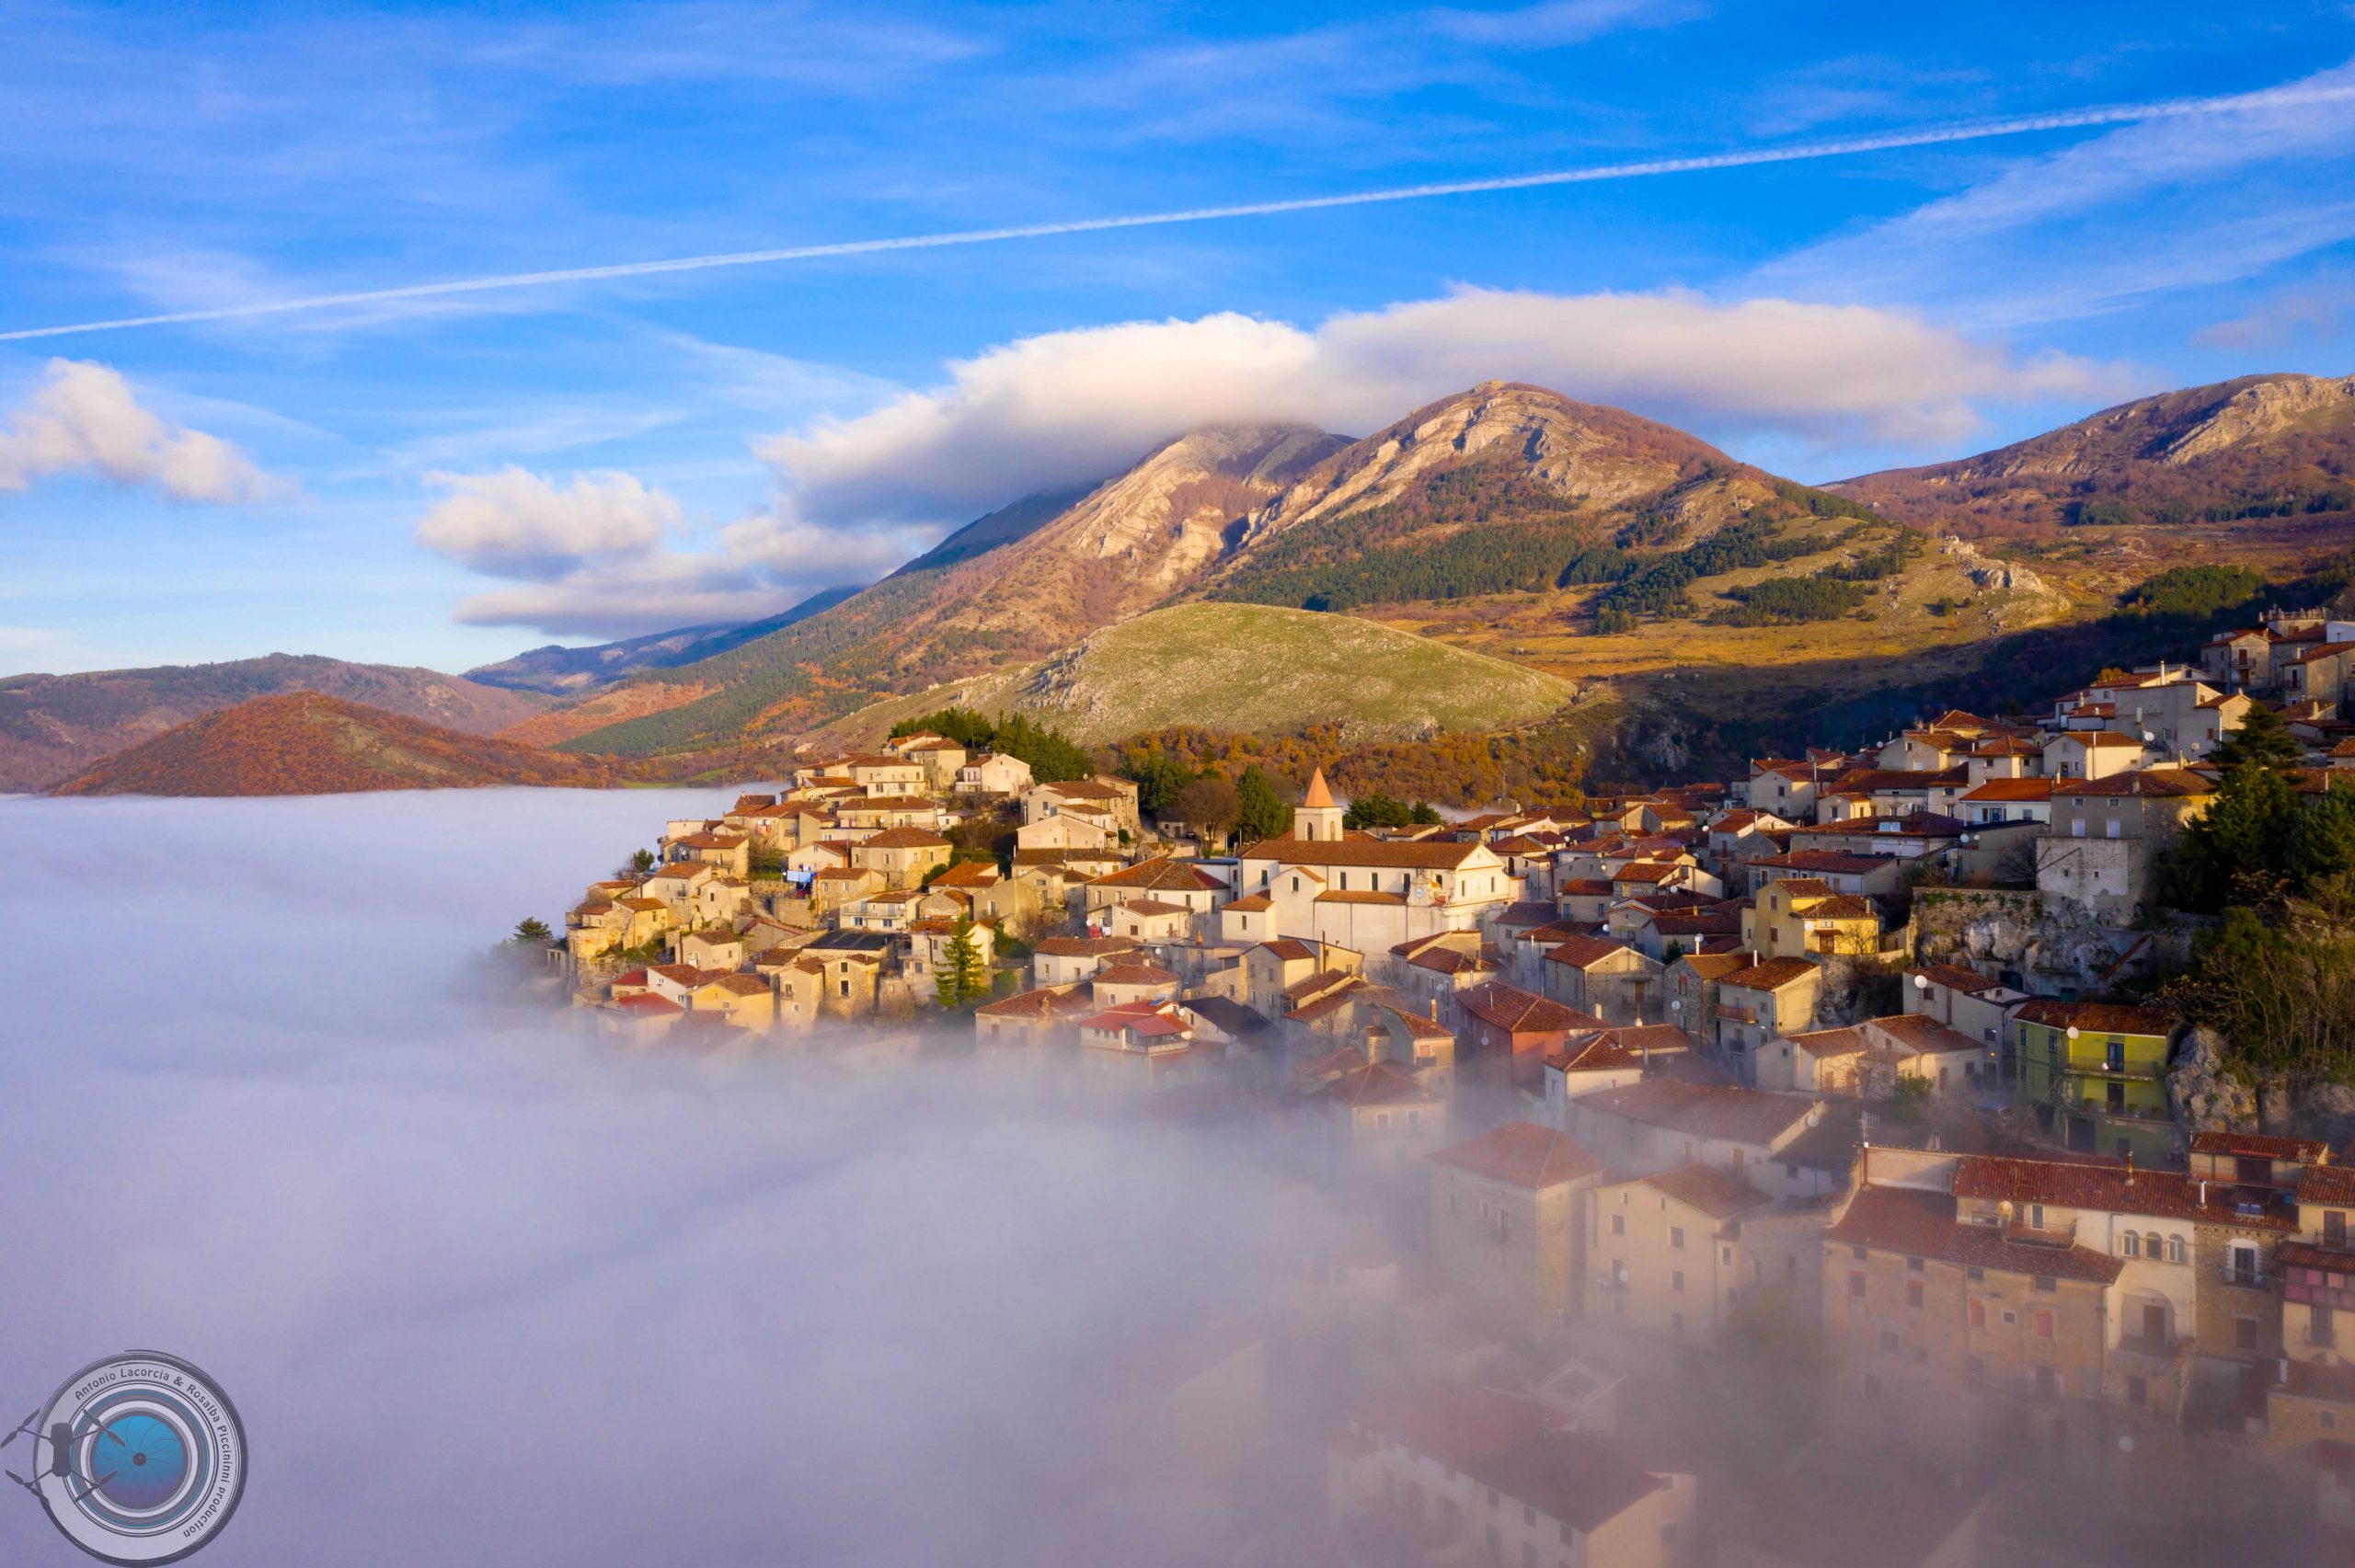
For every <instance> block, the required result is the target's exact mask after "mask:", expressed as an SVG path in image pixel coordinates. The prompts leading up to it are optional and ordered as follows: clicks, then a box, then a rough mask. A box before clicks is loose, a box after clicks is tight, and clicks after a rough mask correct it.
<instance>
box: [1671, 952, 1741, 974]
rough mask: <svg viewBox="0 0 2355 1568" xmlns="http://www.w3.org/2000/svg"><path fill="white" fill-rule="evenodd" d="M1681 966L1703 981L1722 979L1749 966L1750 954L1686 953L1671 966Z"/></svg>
mask: <svg viewBox="0 0 2355 1568" xmlns="http://www.w3.org/2000/svg"><path fill="white" fill-rule="evenodd" d="M1669 967H1671V968H1677V967H1683V968H1687V969H1690V970H1692V971H1693V973H1694V974H1695V975H1697V976H1698V977H1700V979H1702V980H1704V981H1717V980H1723V979H1725V977H1726V976H1728V975H1732V974H1739V973H1740V972H1741V971H1742V970H1744V969H1747V968H1748V967H1750V955H1749V954H1747V953H1743V952H1739V951H1736V952H1728V953H1687V954H1685V955H1684V956H1683V957H1681V958H1679V959H1678V960H1677V961H1676V962H1675V963H1674V964H1671V965H1670V966H1669Z"/></svg>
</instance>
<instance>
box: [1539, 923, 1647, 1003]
mask: <svg viewBox="0 0 2355 1568" xmlns="http://www.w3.org/2000/svg"><path fill="white" fill-rule="evenodd" d="M1539 968H1540V969H1541V971H1542V972H1543V975H1544V985H1545V994H1546V995H1547V996H1548V997H1550V998H1552V999H1553V1000H1554V1001H1558V1002H1561V1003H1563V1004H1564V1005H1565V1006H1568V1007H1572V1008H1575V1009H1577V1010H1578V1011H1579V1012H1580V1013H1591V1014H1592V1015H1593V1016H1595V1017H1597V1018H1600V1019H1602V1020H1603V1022H1604V1023H1606V1024H1639V1023H1641V1022H1643V1018H1644V1013H1645V1012H1646V1011H1647V1008H1648V1010H1649V1012H1650V1013H1651V1014H1652V1015H1653V1016H1654V1017H1659V1016H1660V1015H1661V1014H1662V1013H1664V1012H1665V1011H1666V1008H1665V1006H1664V1004H1663V999H1662V998H1661V996H1660V973H1661V965H1660V960H1659V959H1657V958H1651V957H1647V956H1645V955H1644V954H1642V953H1640V952H1638V951H1637V949H1635V948H1634V947H1631V946H1629V945H1628V944H1626V943H1624V942H1614V941H1612V940H1611V939H1609V938H1608V937H1601V936H1573V937H1570V938H1568V939H1567V940H1565V941H1563V942H1562V943H1560V944H1557V946H1555V947H1554V948H1553V949H1552V950H1551V951H1549V952H1548V953H1546V955H1545V958H1544V960H1543V961H1542V962H1541V963H1540V965H1539Z"/></svg>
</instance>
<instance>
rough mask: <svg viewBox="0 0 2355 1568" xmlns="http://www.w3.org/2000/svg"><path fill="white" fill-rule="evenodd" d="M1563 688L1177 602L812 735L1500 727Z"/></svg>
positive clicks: (1314, 617) (1344, 625) (1357, 631)
mask: <svg viewBox="0 0 2355 1568" xmlns="http://www.w3.org/2000/svg"><path fill="white" fill-rule="evenodd" d="M1573 695H1574V691H1573V689H1572V688H1571V686H1570V685H1569V684H1568V682H1566V681H1559V680H1557V679H1556V678H1555V677H1553V676H1551V675H1548V674H1545V672H1544V671H1542V670H1529V669H1524V668H1522V667H1521V666H1519V665H1515V664H1511V663H1508V662H1507V661H1505V660H1503V659H1500V658H1489V657H1488V656H1486V655H1484V654H1477V653H1471V652H1467V651H1465V650H1464V649H1462V648H1453V647H1447V646H1446V645H1445V644H1443V643H1437V642H1433V641H1431V640H1430V638H1428V637H1419V636H1416V635H1414V634H1412V633H1410V632H1402V631H1399V630H1397V629H1396V628H1394V627H1389V626H1384V625H1379V624H1375V623H1373V622H1371V621H1361V620H1359V619H1357V618H1355V617H1353V616H1348V615H1325V614H1317V613H1315V612H1310V611H1305V610H1285V609H1278V608H1275V607H1272V606H1268V605H1259V604H1226V603H1213V604H1179V605H1174V606H1172V607H1171V608H1169V609H1166V610H1156V611H1155V612H1152V613H1151V614H1148V615H1140V616H1138V617H1137V618H1136V619H1134V620H1132V621H1126V622H1123V623H1121V624H1120V625H1117V626H1108V627H1106V628H1105V629H1104V630H1102V631H1100V632H1097V633H1096V634H1095V635H1092V636H1089V637H1087V638H1086V639H1085V640H1084V641H1082V642H1080V643H1078V644H1076V645H1074V647H1070V648H1068V649H1066V650H1064V651H1063V652H1062V653H1059V654H1057V655H1055V656H1054V657H1053V658H1048V659H1044V660H1042V661H1040V663H1038V664H1034V665H1031V666H1029V667H1028V669H1024V670H1016V671H1012V672H1009V673H1005V674H1000V675H990V676H983V677H982V678H980V679H978V680H974V681H962V682H959V683H957V684H955V685H952V686H946V687H935V688H934V689H932V690H931V691H929V692H920V693H917V694H915V695H913V696H908V697H902V698H895V699H893V700H892V701H890V702H888V703H879V704H875V705H874V706H872V707H868V708H865V709H862V710H861V711H860V712H858V713H856V714H855V715H851V716H850V717H848V718H847V719H844V721H842V722H841V723H840V724H838V725H836V726H834V727H830V728H829V730H827V731H826V732H825V733H824V734H823V735H822V736H821V740H833V741H837V742H841V743H845V744H848V743H857V742H861V741H864V740H866V739H868V738H873V737H874V736H879V735H881V734H882V733H884V732H885V731H887V730H888V729H889V728H890V726H891V725H892V724H893V723H894V722H896V721H897V720H899V719H901V718H905V717H910V716H913V715H917V714H921V713H925V712H928V711H930V710H932V709H935V708H938V707H941V706H944V705H946V704H950V703H955V704H958V705H960V706H965V707H973V708H978V709H980V710H982V712H984V713H1000V712H1004V713H1021V714H1024V715H1028V716H1029V717H1031V718H1034V719H1037V720H1040V721H1041V722H1043V723H1046V724H1050V725H1052V726H1054V727H1056V728H1058V729H1061V730H1063V732H1064V733H1065V734H1067V735H1069V736H1071V737H1072V738H1074V739H1075V740H1078V741H1080V742H1082V743H1083V744H1089V745H1093V744H1097V743H1100V742H1104V741H1109V740H1113V739H1117V738H1120V737H1123V736H1128V735H1134V734H1138V733H1140V732H1143V731H1145V730H1152V729H1159V728H1162V727H1166V726H1170V725H1178V724H1191V725H1205V726H1210V727H1215V728H1219V729H1224V730H1235V731H1241V732H1245V733H1248V734H1258V735H1281V734H1290V733H1293V732H1296V731H1298V730H1301V729H1303V728H1304V727H1307V726H1309V725H1313V724H1327V723H1338V724H1343V725H1346V726H1347V727H1349V729H1350V732H1351V733H1352V734H1356V735H1360V736H1363V737H1365V738H1378V737H1400V736H1408V735H1417V734H1422V733H1426V732H1428V731H1430V730H1432V729H1451V730H1470V731H1477V730H1491V729H1503V728H1509V727H1512V726H1514V725H1519V724H1527V723H1530V722H1532V721H1534V720H1536V719H1540V718H1543V717H1545V715H1548V714H1550V713H1553V712H1554V711H1555V710H1557V709H1558V708H1560V707H1562V706H1563V705H1565V704H1568V702H1569V701H1570V699H1571V697H1572V696H1573Z"/></svg>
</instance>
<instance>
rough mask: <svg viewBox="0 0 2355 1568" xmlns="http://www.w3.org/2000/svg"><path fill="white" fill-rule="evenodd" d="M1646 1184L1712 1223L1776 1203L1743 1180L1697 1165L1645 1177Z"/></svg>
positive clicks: (1715, 1169) (1710, 1166)
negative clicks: (1699, 1212)
mask: <svg viewBox="0 0 2355 1568" xmlns="http://www.w3.org/2000/svg"><path fill="white" fill-rule="evenodd" d="M1643 1182H1644V1185H1646V1186H1648V1187H1652V1188H1655V1189H1656V1190H1658V1191H1660V1192H1663V1193H1666V1194H1667V1195H1668V1196H1671V1197H1672V1198H1674V1199H1676V1200H1677V1201H1678V1202H1679V1203H1683V1204H1689V1205H1691V1206H1692V1207H1694V1208H1697V1209H1699V1210H1700V1211H1701V1212H1702V1213H1704V1214H1706V1215H1708V1216H1709V1217H1710V1218H1711V1219H1732V1218H1734V1216H1736V1215H1738V1214H1747V1213H1749V1212H1750V1211H1751V1210H1752V1209H1753V1208H1757V1207H1761V1206H1763V1205H1764V1204H1766V1203H1770V1202H1772V1201H1773V1200H1772V1199H1770V1198H1769V1197H1767V1196H1766V1195H1765V1194H1764V1193H1763V1192H1760V1191H1759V1190H1758V1189H1757V1188H1756V1187H1753V1186H1752V1185H1750V1184H1749V1183H1748V1182H1745V1181H1743V1180H1742V1179H1741V1178H1740V1176H1737V1175H1734V1174H1732V1173H1730V1172H1727V1171H1720V1170H1718V1169H1717V1167H1716V1166H1715V1165H1704V1164H1701V1163H1699V1162H1694V1163H1693V1164H1690V1165H1679V1166H1678V1167H1676V1169H1674V1170H1672V1171H1661V1172H1658V1173H1655V1174H1652V1175H1648V1176H1646V1177H1644V1178H1643Z"/></svg>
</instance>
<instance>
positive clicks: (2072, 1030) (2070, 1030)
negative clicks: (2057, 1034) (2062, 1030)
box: [2069, 1024, 2077, 1040]
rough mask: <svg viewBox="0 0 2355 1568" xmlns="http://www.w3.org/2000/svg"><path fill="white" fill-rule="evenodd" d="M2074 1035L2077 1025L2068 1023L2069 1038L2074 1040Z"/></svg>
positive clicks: (2075, 1034)
mask: <svg viewBox="0 0 2355 1568" xmlns="http://www.w3.org/2000/svg"><path fill="white" fill-rule="evenodd" d="M2076 1037H2077V1026H2076V1025H2075V1024H2070V1025H2069V1038H2071V1039H2073V1040H2074V1039H2075V1038H2076Z"/></svg>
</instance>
